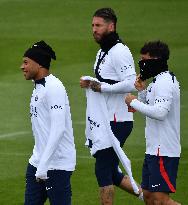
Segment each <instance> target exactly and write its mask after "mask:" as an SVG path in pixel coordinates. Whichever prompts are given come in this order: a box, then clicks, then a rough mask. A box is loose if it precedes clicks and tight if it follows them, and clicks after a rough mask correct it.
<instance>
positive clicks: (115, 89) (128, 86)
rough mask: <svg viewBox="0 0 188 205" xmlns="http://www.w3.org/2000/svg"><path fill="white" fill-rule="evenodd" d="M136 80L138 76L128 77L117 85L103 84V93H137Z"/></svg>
mask: <svg viewBox="0 0 188 205" xmlns="http://www.w3.org/2000/svg"><path fill="white" fill-rule="evenodd" d="M135 79H136V76H135V75H132V76H129V77H127V78H126V79H125V80H124V81H121V82H118V83H115V84H113V85H110V84H107V83H104V84H101V92H102V93H105V92H106V93H117V94H124V93H130V92H133V91H136V89H135V86H134V83H135Z"/></svg>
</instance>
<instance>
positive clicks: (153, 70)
mask: <svg viewBox="0 0 188 205" xmlns="http://www.w3.org/2000/svg"><path fill="white" fill-rule="evenodd" d="M138 64H139V67H140V78H141V80H146V79H149V78H151V77H155V76H157V75H158V74H159V73H161V72H165V71H167V70H168V64H167V60H165V59H161V58H158V59H147V60H140V61H139V62H138Z"/></svg>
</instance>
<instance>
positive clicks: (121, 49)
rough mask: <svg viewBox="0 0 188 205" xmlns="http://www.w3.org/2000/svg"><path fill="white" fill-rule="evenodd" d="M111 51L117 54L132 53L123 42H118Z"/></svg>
mask: <svg viewBox="0 0 188 205" xmlns="http://www.w3.org/2000/svg"><path fill="white" fill-rule="evenodd" d="M109 53H111V54H112V55H116V56H121V55H131V51H130V49H129V48H128V46H126V45H125V44H123V43H117V44H116V45H115V46H113V47H112V48H111V49H110V51H109Z"/></svg>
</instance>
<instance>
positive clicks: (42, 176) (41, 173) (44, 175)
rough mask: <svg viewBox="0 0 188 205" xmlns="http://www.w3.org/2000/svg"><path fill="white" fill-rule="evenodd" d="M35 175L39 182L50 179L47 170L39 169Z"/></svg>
mask: <svg viewBox="0 0 188 205" xmlns="http://www.w3.org/2000/svg"><path fill="white" fill-rule="evenodd" d="M35 176H36V181H37V182H41V181H45V180H47V179H48V177H47V171H38V170H37V171H36V174H35Z"/></svg>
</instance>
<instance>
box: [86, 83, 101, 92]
mask: <svg viewBox="0 0 188 205" xmlns="http://www.w3.org/2000/svg"><path fill="white" fill-rule="evenodd" d="M89 87H90V88H91V89H92V90H93V91H94V92H101V84H100V83H99V82H96V81H90V84H89Z"/></svg>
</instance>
